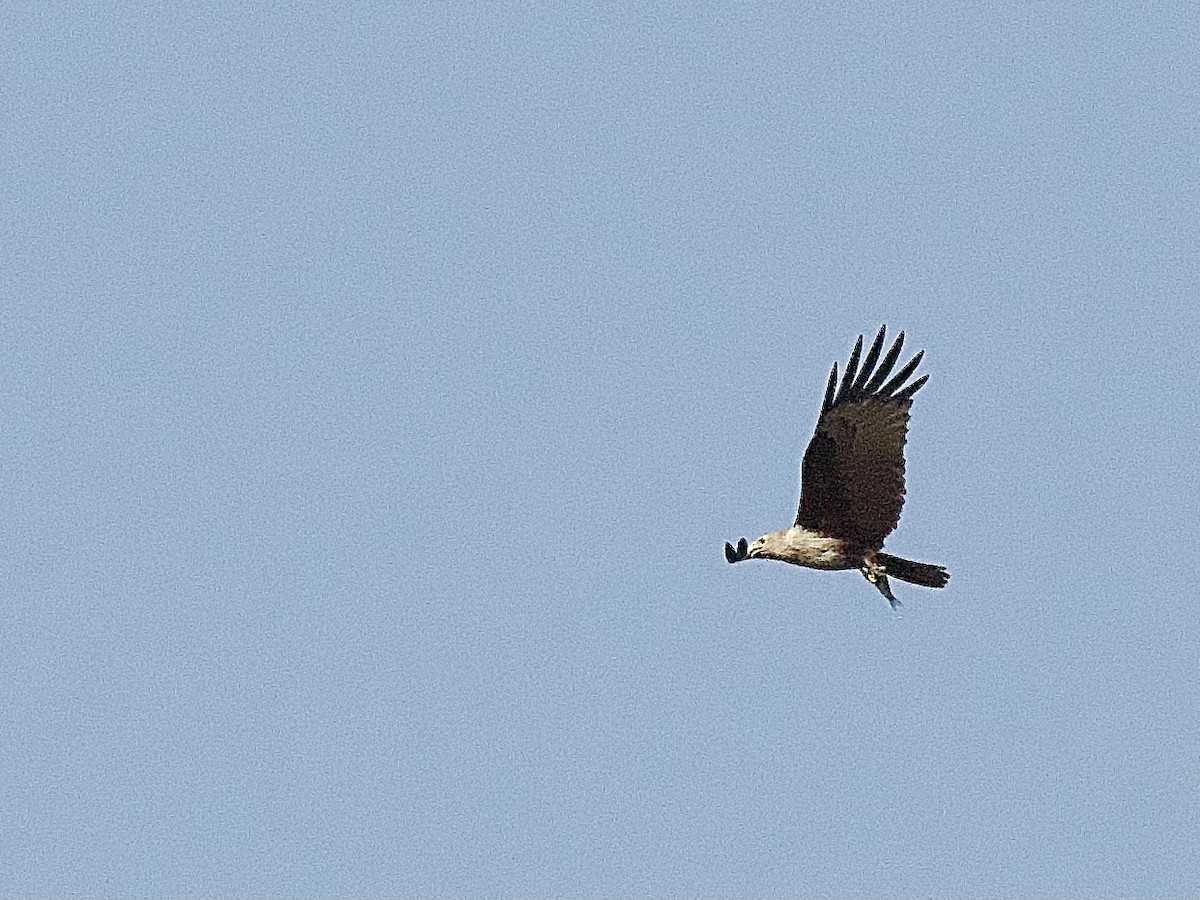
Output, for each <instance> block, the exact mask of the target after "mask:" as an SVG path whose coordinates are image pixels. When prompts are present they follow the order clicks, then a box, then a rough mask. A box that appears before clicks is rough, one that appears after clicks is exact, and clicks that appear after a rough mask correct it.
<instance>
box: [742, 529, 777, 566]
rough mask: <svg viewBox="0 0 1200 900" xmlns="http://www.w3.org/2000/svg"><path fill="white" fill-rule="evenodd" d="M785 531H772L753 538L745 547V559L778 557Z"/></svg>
mask: <svg viewBox="0 0 1200 900" xmlns="http://www.w3.org/2000/svg"><path fill="white" fill-rule="evenodd" d="M785 533H786V532H783V531H772V532H771V533H770V534H764V535H763V536H762V537H758V538H755V539H754V540H752V541H751V542H750V546H749V547H748V548H747V549H746V559H779V558H780V556H779V554H780V551H781V550H782V549H783V536H784V534H785Z"/></svg>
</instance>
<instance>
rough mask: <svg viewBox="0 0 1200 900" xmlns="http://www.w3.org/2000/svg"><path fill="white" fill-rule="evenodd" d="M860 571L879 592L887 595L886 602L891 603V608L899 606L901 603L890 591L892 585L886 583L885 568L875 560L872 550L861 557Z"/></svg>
mask: <svg viewBox="0 0 1200 900" xmlns="http://www.w3.org/2000/svg"><path fill="white" fill-rule="evenodd" d="M860 571H861V572H862V573H863V577H864V578H866V579H867V581H869V582H871V584H873V585H875V587H877V588H878V589H879V593H881V594H883V596H885V597H887V602H888V603H890V604H891V605H892V609H899V608H900V606H901V605H902V604H901V603H900V601H899V600H897V599H896V596H895V594H893V593H892V586H891V585H890V584H888V580H887V572H886V570H885V569H884V568H883V566H881V565H879V563H877V562H876V561H875V553H874V551H871V552H869V553H867V555H866V556H864V557H863V565H862V569H861V570H860Z"/></svg>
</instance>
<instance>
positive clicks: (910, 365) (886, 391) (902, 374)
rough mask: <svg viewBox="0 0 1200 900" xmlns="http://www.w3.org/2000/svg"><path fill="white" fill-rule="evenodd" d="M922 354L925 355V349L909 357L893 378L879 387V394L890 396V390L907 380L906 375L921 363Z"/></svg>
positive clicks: (885, 396)
mask: <svg viewBox="0 0 1200 900" xmlns="http://www.w3.org/2000/svg"><path fill="white" fill-rule="evenodd" d="M924 355H925V351H924V350H922V351H920V352H919V353H918V354H917V355H916V356H914V357H913V358H912V359H910V360H909V361H908V362H907V363H906V364H905V366H904V368H903V369H901V370H900V371H899V372H897V373H896V377H895V378H893V379H892V380H891V381H889V382H888V383H887V384H885V385H884V386H883V387H881V388H880V389H879V396H881V397H884V398H887V397H890V396H891V394H892V391H894V390H896V389H897V388H898V387H900V386H901V385H902V384H904V382H905V381H907V380H908V376H909V375H911V374H912V373H913V372H915V371H916V368H917V366H919V365H920V364H921V358H922V357H923V356H924Z"/></svg>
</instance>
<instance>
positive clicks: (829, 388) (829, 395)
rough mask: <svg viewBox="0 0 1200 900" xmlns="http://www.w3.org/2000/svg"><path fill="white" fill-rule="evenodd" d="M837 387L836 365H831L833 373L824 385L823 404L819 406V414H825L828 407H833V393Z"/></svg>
mask: <svg viewBox="0 0 1200 900" xmlns="http://www.w3.org/2000/svg"><path fill="white" fill-rule="evenodd" d="M836 387H837V363H834V364H833V371H832V372H830V373H829V383H828V384H827V385H825V402H824V403H822V404H821V412H827V411H828V410H829V407H831V406H833V391H834V388H836Z"/></svg>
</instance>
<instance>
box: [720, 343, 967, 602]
mask: <svg viewBox="0 0 1200 900" xmlns="http://www.w3.org/2000/svg"><path fill="white" fill-rule="evenodd" d="M885 331H886V328H880V329H879V334H877V335H876V336H875V340H874V341H873V342H872V343H871V347H870V349H869V350H868V351H867V355H866V357H865V358H863V359H862V360H861V361H862V368H861V369H860V368H859V361H860V357H861V356H862V348H863V339H862V336H861V335H860V336H859V338H858V341H857V342H856V343H855V345H854V350H853V351H851V353H850V359H849V361H848V362H847V364H846V371H845V373H844V374H843V376H842V379H841V384H840V386H839V384H838V367H837V363H834V365H833V371H832V372H830V373H829V382H828V384H827V385H826V387H825V401H824V403H823V404H822V405H821V415H820V418H819V419H818V420H817V429H816V432H815V433H814V434H813V437H812V440H811V441H809V444H808V449H807V450H806V451H805V453H804V462H803V464H802V466H801V492H800V508H799V510H798V511H797V513H796V521H795V523H794V524H793V525H792V527H791V528H788V529H784V530H782V531H774V532H771V533H769V534H765V535H763V536H762V537H760V538H758V539H757V540H755V541H754V542H753V543H752V544H749V545H747V543H746V539H745V538H742V539H741V540H739V541H738V546H737V547H736V548H734V547H733V546H732V545H731V544H728V543H726V544H725V558H726V559H728V560H729V562H731V563H733V562H741V561H742V560H744V559H778V560H782V561H783V562H789V563H793V564H794V565H800V566H807V567H809V568H816V569H859V570H860V571H861V572H862V573H863V575H864V576H865V577H866V578H867V580H868V581H870V582H871V583H872V584H874V585H875V586H876V587H877V588H878V589H879V591H880V592H881V593H882V594H883V595H884V596H885V597H887V599H888V601H889V602H890V603H891V604H892V606H893V607H895V606H896V605H897V600H896V598H895V597H894V596H892V592H891V588H890V586H889V585H888V580H887V576H888V575H893V576H895V577H896V578H899V579H901V580H902V581H908V582H911V583H913V584H920V585H924V586H926V587H943V586H944V585H945V584H946V581H947V580H948V579H949V577H950V576H949V574H948V573H947V572H946V570H945V569H943V568H942V567H941V566H934V565H929V564H927V563H917V562H912V561H910V560H906V559H900V558H899V557H895V556H890V555H888V554H886V553H882V552H880V551H881V550H882V548H883V541H884V538H886V537H887V536H888V535H889V534H891V532H892V529H894V528H895V527H896V523H897V522H899V521H900V510H901V508H902V507H903V506H904V441H905V437H906V435H907V432H908V419H909V410H910V409H911V408H912V398H913V395H914V394H915V393H916V392H917V391H919V390H920V389H921V387H922V386H923V385H924V384H925V382H926V381H928V380H929V376H928V375H923V376H922V377H920V378H918V379H917V380H916V381H914V382H912V383H911V384H908V385H906V384H905V382H906V381H908V379H909V377H910V376H911V375H912V374H913V372H915V371H916V368H917V366H918V365H920V363H921V358H922V357H923V356H924V351H922V352H921V353H918V354H916V355H915V356H914V357H913V358H912V359H911V360H909V361H908V363H906V364H905V365H904V367H903V368H902V369H900V371H899V372H897V373H896V374H895V375H894V376H892V377H891V378H890V379H889V378H888V376H889V375H891V372H892V369H893V368H894V367H895V365H896V361H897V360H898V359H899V357H900V351H901V349H902V348H903V346H904V332H901V333H900V335H899V336H898V337H897V338H896V341H895V343H893V344H892V346H891V349H889V350H888V352H887V355H886V356H884V358H883V360H882V362H880V360H879V354H880V351H882V349H883V338H884V334H885ZM876 363H879V365H878V367H876Z"/></svg>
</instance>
